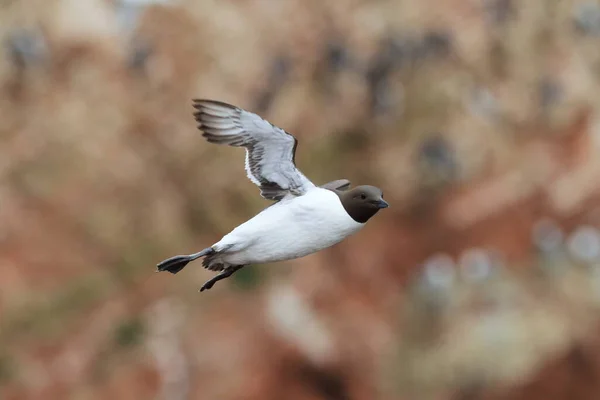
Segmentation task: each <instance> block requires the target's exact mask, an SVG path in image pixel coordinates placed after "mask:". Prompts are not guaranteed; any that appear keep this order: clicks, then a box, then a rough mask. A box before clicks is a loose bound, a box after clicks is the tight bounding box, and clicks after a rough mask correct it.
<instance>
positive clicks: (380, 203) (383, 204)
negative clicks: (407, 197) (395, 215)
mask: <svg viewBox="0 0 600 400" xmlns="http://www.w3.org/2000/svg"><path fill="white" fill-rule="evenodd" d="M376 204H377V207H378V208H388V207H389V206H390V205H389V204H388V203H387V202H386V201H385V200H384V199H379V200H378V201H377V203H376Z"/></svg>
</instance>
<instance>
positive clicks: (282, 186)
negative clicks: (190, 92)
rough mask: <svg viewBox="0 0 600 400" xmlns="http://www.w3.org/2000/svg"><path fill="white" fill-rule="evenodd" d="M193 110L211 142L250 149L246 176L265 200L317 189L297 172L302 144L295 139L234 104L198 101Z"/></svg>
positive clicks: (247, 153)
mask: <svg viewBox="0 0 600 400" xmlns="http://www.w3.org/2000/svg"><path fill="white" fill-rule="evenodd" d="M193 107H194V109H195V110H196V111H195V112H194V113H193V115H194V118H195V119H196V121H197V122H198V129H199V130H200V131H202V136H203V137H204V138H205V139H206V140H207V141H208V142H210V143H216V144H227V145H230V146H237V147H245V148H246V160H245V168H246V173H247V175H248V178H249V179H250V181H252V182H253V183H254V184H256V185H257V186H258V187H259V188H260V190H261V196H263V197H264V198H266V199H270V200H275V201H279V200H281V199H283V198H285V197H286V196H299V195H302V194H304V193H305V192H306V191H307V190H308V189H310V188H312V187H314V184H313V183H312V182H311V181H310V180H308V179H307V178H306V177H305V176H304V175H303V174H302V173H301V172H300V171H299V170H298V169H297V168H296V149H297V147H298V140H297V139H296V138H295V137H294V136H293V135H291V134H289V133H288V132H286V131H284V130H283V129H281V128H278V127H277V126H275V125H273V124H271V123H270V122H268V121H266V120H265V119H263V118H261V117H260V116H258V115H256V114H254V113H251V112H248V111H245V110H243V109H241V108H238V107H235V106H233V105H231V104H227V103H223V102H220V101H216V100H203V99H194V100H193Z"/></svg>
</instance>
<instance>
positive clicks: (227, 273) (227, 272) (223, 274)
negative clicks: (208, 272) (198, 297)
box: [200, 265, 244, 292]
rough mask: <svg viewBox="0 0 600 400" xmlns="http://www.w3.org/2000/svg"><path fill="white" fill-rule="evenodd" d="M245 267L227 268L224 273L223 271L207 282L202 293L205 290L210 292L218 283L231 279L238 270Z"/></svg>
mask: <svg viewBox="0 0 600 400" xmlns="http://www.w3.org/2000/svg"><path fill="white" fill-rule="evenodd" d="M243 267H244V265H230V266H228V267H227V268H225V269H224V270H223V271H221V272H220V273H219V275H217V276H215V277H214V278H211V279H209V280H207V281H206V282H205V283H204V285H202V287H201V288H200V291H201V292H202V291H204V290H208V289H210V288H211V287H213V285H214V284H215V283H217V282H218V281H220V280H221V279H225V278H229V277H230V276H231V275H233V273H234V272H235V271H237V270H240V269H242V268H243Z"/></svg>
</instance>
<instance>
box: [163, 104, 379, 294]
mask: <svg viewBox="0 0 600 400" xmlns="http://www.w3.org/2000/svg"><path fill="white" fill-rule="evenodd" d="M193 106H194V108H195V109H196V112H195V113H194V116H195V118H196V121H197V122H198V124H199V125H198V129H199V130H200V131H202V136H204V137H205V138H206V140H208V142H210V143H217V144H227V145H230V146H235V147H244V148H245V149H246V173H247V175H248V178H249V179H250V180H251V181H252V182H253V183H254V184H256V185H257V186H258V187H259V188H260V194H261V196H262V197H264V198H265V199H268V200H272V201H274V202H275V203H274V204H272V205H270V206H269V207H267V208H265V209H264V210H263V211H261V212H260V213H258V214H257V215H256V216H254V217H253V218H251V219H250V220H248V221H246V222H244V223H243V224H241V225H240V226H238V227H237V228H235V229H233V230H232V231H231V232H230V233H228V234H227V235H225V236H223V238H222V239H221V240H220V241H218V242H217V243H215V244H213V245H212V246H210V247H207V248H205V249H204V250H202V251H200V252H198V253H195V254H190V255H179V256H174V257H171V258H169V259H167V260H164V261H162V262H160V263H159V264H158V265H157V268H158V271H157V272H159V271H169V272H170V273H172V274H176V273H178V272H179V271H181V270H182V269H183V268H184V267H185V266H186V265H187V264H188V263H189V262H191V261H194V260H196V259H198V258H202V257H203V258H204V259H203V260H202V265H203V266H204V268H207V269H209V270H211V271H218V272H219V274H218V275H216V276H215V277H213V278H212V279H210V280H208V281H207V282H206V283H204V285H203V286H202V288H201V289H200V291H201V292H202V291H204V290H207V289H210V288H212V287H213V285H214V284H215V283H216V282H218V281H220V280H221V279H225V278H227V277H229V276H231V275H232V274H233V273H235V272H236V271H238V270H239V269H241V268H243V267H244V266H246V265H250V264H263V263H270V262H276V261H284V260H290V259H294V258H299V257H303V256H306V255H308V254H311V253H315V252H317V251H319V250H323V249H325V248H327V247H330V246H333V245H334V244H336V243H339V242H340V241H342V240H343V239H344V238H346V237H348V236H349V235H351V234H353V233H355V232H357V231H359V230H360V229H361V228H362V227H364V226H365V223H366V222H367V221H368V220H369V219H370V218H371V217H373V216H374V215H375V214H376V213H377V212H378V211H379V210H380V209H382V208H386V207H388V203H387V202H386V201H385V200H384V199H383V192H382V191H381V189H379V188H377V187H374V186H369V185H363V186H356V187H355V188H352V189H350V181H348V180H347V179H339V180H336V181H333V182H329V183H326V184H325V185H322V186H316V185H315V184H314V183H312V182H311V181H310V180H309V179H308V178H307V177H306V176H304V175H303V174H302V172H300V171H299V170H298V169H297V168H296V165H295V153H296V147H297V145H298V141H297V140H296V138H295V137H294V136H292V135H291V134H289V133H288V132H286V131H284V130H283V129H281V128H278V127H276V126H274V125H272V124H271V123H270V122H268V121H266V120H264V119H262V118H261V117H259V116H258V115H256V114H254V113H251V112H248V111H246V110H243V109H241V108H238V107H235V106H233V105H230V104H227V103H223V102H220V101H214V100H193Z"/></svg>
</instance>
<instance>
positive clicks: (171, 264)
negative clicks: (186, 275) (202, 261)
mask: <svg viewBox="0 0 600 400" xmlns="http://www.w3.org/2000/svg"><path fill="white" fill-rule="evenodd" d="M214 252H215V250H214V249H213V248H212V247H207V248H206V249H204V250H202V251H200V252H198V253H194V254H190V255H187V256H174V257H171V258H168V259H166V260H164V261H161V262H160V263H158V265H157V266H156V267H157V269H156V272H160V271H169V272H170V273H172V274H176V273H178V272H179V271H181V270H182V269H183V268H184V267H185V266H186V265H188V263H189V262H191V261H194V260H196V259H198V258H200V257H205V256H208V255H211V254H213V253H214Z"/></svg>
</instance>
